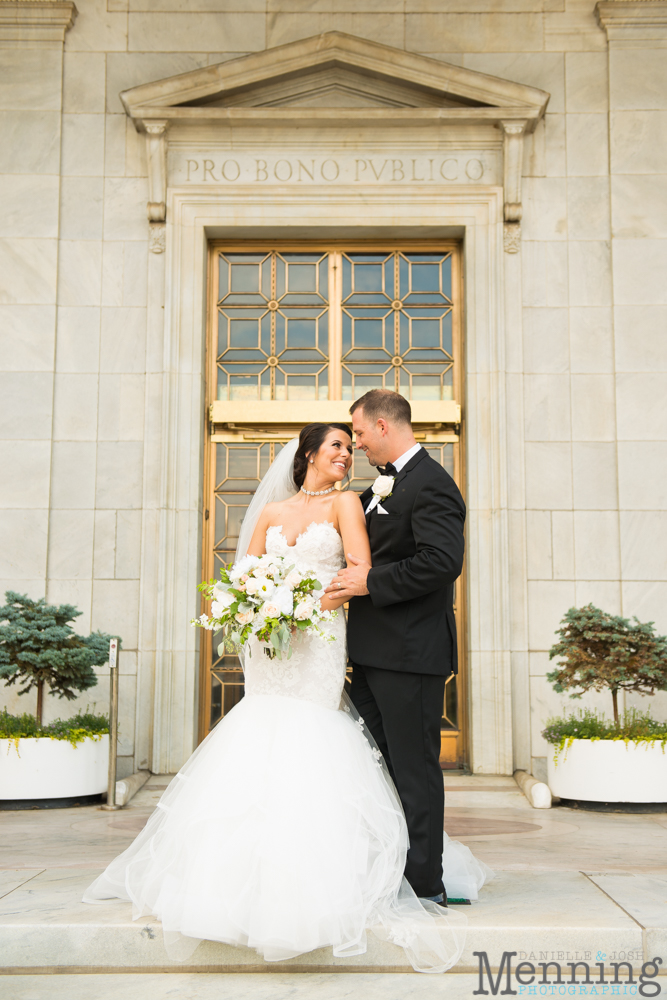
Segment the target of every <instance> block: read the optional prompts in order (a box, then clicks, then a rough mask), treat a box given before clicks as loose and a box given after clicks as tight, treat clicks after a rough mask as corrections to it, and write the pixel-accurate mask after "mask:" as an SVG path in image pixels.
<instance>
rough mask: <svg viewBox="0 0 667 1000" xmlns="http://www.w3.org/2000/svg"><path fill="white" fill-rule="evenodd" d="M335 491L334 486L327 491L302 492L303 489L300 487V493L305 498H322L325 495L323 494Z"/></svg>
mask: <svg viewBox="0 0 667 1000" xmlns="http://www.w3.org/2000/svg"><path fill="white" fill-rule="evenodd" d="M335 489H336V487H335V486H330V487H329V489H328V490H304V488H303V486H302V487H301V492H302V493H305V494H306V496H309V497H323V496H324V495H325V493H331V492H332V491H333V490H335Z"/></svg>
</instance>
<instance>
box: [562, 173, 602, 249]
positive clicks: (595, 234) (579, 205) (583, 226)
mask: <svg viewBox="0 0 667 1000" xmlns="http://www.w3.org/2000/svg"><path fill="white" fill-rule="evenodd" d="M610 225H611V223H610V218H609V178H608V177H568V180H567V231H568V236H569V238H570V239H571V240H608V239H609V236H610Z"/></svg>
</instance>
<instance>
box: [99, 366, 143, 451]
mask: <svg viewBox="0 0 667 1000" xmlns="http://www.w3.org/2000/svg"><path fill="white" fill-rule="evenodd" d="M145 382H146V376H145V375H101V376H100V400H99V406H100V408H99V426H98V440H100V441H143V436H144V405H145V395H146V386H145Z"/></svg>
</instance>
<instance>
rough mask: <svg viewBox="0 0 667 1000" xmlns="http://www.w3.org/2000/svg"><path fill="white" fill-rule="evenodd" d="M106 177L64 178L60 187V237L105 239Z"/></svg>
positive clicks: (68, 238) (66, 238)
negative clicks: (103, 232)
mask: <svg viewBox="0 0 667 1000" xmlns="http://www.w3.org/2000/svg"><path fill="white" fill-rule="evenodd" d="M103 194H104V180H103V178H102V177H63V178H61V188H60V237H61V239H64V240H101V239H102V227H103V214H104V198H103Z"/></svg>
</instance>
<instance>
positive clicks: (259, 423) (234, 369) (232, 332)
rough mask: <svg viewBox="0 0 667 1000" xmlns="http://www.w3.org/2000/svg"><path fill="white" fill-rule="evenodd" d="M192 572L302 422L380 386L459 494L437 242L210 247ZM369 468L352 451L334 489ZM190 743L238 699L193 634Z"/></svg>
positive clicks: (212, 558) (454, 320) (362, 477)
mask: <svg viewBox="0 0 667 1000" xmlns="http://www.w3.org/2000/svg"><path fill="white" fill-rule="evenodd" d="M209 264H210V266H209V324H208V325H209V329H208V344H207V406H208V410H207V416H208V420H207V440H206V460H205V477H204V478H205V482H204V530H203V545H204V549H203V576H204V578H205V579H210V578H211V577H213V576H217V575H218V570H219V567H220V565H221V563H222V562H229V561H231V559H232V558H233V555H234V550H235V548H236V540H237V537H238V530H239V525H240V523H241V519H242V517H243V514H244V512H245V509H246V508H247V505H248V503H249V502H250V498H251V497H252V494H253V493H254V491H255V489H256V488H257V485H258V483H259V480H260V479H261V477H262V476H263V475H264V472H265V471H266V469H267V468H268V466H269V465H270V463H271V462H272V461H273V458H274V457H275V455H276V453H277V452H278V451H279V450H280V448H281V447H282V445H283V444H284V443H285V441H287V440H289V439H290V438H292V437H294V436H295V435H296V434H298V431H299V429H300V428H301V427H302V426H303V425H304V424H306V423H309V422H311V421H314V420H322V421H331V420H335V421H344V422H350V416H349V406H350V403H351V402H352V400H353V399H356V398H357V397H359V396H361V395H363V394H364V393H365V392H367V391H368V390H369V389H372V388H377V387H379V386H385V387H386V388H391V389H394V390H395V391H397V392H400V393H401V394H403V395H404V396H406V398H408V399H409V400H410V403H411V406H412V411H413V424H414V428H415V434H416V437H417V440H418V441H420V442H421V443H422V444H423V446H424V447H425V448H426V449H427V450H428V451H429V453H430V454H431V455H432V456H433V457H434V458H435V459H436V460H437V461H439V462H440V463H441V464H442V465H443V466H444V468H445V469H447V471H448V472H449V473H450V474H451V475H452V476H453V477H454V479H455V480H456V482H457V483H458V484H459V487H460V488H461V490H462V492H463V493H464V496H465V491H464V472H463V467H462V458H463V446H462V434H463V424H462V419H461V410H462V402H463V399H462V390H463V371H462V357H463V353H462V345H461V298H462V297H461V271H460V257H459V249H458V246H457V245H456V244H453V243H447V242H438V243H437V244H434V243H433V242H428V243H427V242H419V241H416V242H412V243H405V242H404V243H401V244H400V245H395V246H393V245H391V244H389V243H383V244H382V245H374V244H370V243H368V244H363V245H351V244H347V243H346V244H344V245H343V244H341V245H324V244H323V245H315V244H312V243H309V244H306V243H301V244H297V243H293V244H289V245H279V246H269V245H267V244H265V243H264V244H261V245H259V244H253V243H245V244H241V245H229V244H218V243H215V244H211V246H210V258H209ZM375 475H376V472H375V470H374V469H372V468H371V467H370V466H369V464H368V462H367V460H366V457H365V456H364V455H363V454H362V453H361V452H356V451H355V454H354V465H353V468H352V472H351V476H350V481H349V483H348V484H347V486H346V487H345V488H351V489H354V490H357V491H359V492H360V491H361V490H363V489H365V488H366V486H368V485H370V482H372V480H373V479H374V477H375ZM463 580H464V578H463V577H462V578H461V579H460V580H459V581H458V584H457V593H456V616H457V624H458V631H459V659H460V662H459V674H458V677H451V678H449V680H448V682H447V687H446V695H445V704H444V706H443V726H442V752H441V763H442V765H443V767H450V768H451V767H460V766H463V765H464V764H465V762H466V711H465V705H466V699H465V686H466V685H465V680H466V675H465V646H466V642H465V634H466V631H465V620H464V610H465V609H464V600H463V598H464V592H465V591H464V583H463ZM200 641H201V677H200V692H201V697H200V737H201V738H203V737H204V736H205V735H206V734H207V733H208V732H209V731H210V730H211V729H212V728H213V726H215V724H216V723H217V722H218V721H219V720H220V718H221V717H222V716H223V715H224V714H225V713H226V712H228V711H229V710H230V709H231V708H232V707H233V706H234V705H235V704H236V703H237V702H238V701H239V700H240V698H241V697H243V675H242V672H241V670H240V667H239V663H238V660H237V659H236V657H231V656H223V657H218V656H217V652H216V649H215V646H214V643H213V642H212V637H211V633H208V632H202V633H200Z"/></svg>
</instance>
